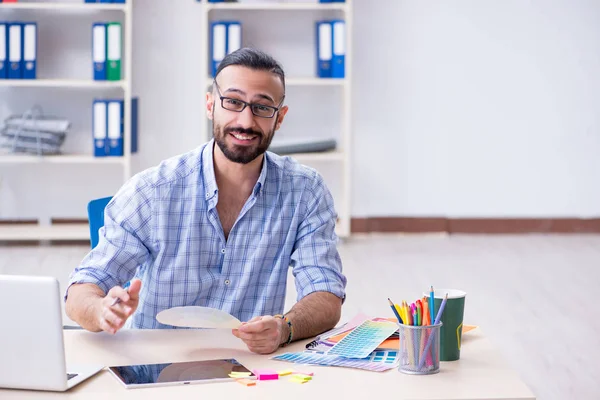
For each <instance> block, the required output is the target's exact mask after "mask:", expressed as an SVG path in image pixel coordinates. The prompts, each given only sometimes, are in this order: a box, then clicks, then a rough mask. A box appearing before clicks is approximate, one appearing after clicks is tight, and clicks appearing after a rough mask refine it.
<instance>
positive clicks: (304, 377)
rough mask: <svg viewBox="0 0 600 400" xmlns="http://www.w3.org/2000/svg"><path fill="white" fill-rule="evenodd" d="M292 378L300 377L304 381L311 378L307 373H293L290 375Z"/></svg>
mask: <svg viewBox="0 0 600 400" xmlns="http://www.w3.org/2000/svg"><path fill="white" fill-rule="evenodd" d="M292 378H293V379H302V380H305V381H310V380H311V379H312V376H309V375H302V374H295V375H293V376H292Z"/></svg>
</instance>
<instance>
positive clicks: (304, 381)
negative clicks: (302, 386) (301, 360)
mask: <svg viewBox="0 0 600 400" xmlns="http://www.w3.org/2000/svg"><path fill="white" fill-rule="evenodd" d="M290 381H291V382H294V383H306V382H308V381H307V380H305V379H299V378H294V377H291V378H290Z"/></svg>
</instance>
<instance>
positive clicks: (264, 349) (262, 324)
mask: <svg viewBox="0 0 600 400" xmlns="http://www.w3.org/2000/svg"><path fill="white" fill-rule="evenodd" d="M231 333H232V334H233V335H234V336H235V337H237V338H240V339H242V341H243V342H244V343H245V344H246V346H248V350H250V351H251V352H253V353H257V354H270V353H272V352H274V351H275V350H277V349H278V348H279V345H280V341H281V332H280V330H279V325H278V323H277V320H276V319H275V318H273V317H271V316H264V317H255V318H252V319H251V320H250V321H248V322H247V323H244V324H242V325H241V326H240V327H239V328H238V329H232V330H231Z"/></svg>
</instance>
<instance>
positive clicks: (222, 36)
mask: <svg viewBox="0 0 600 400" xmlns="http://www.w3.org/2000/svg"><path fill="white" fill-rule="evenodd" d="M210 32H211V35H210V37H211V40H210V55H211V56H210V59H211V70H212V76H213V77H214V76H215V75H216V74H217V69H218V68H219V64H220V63H221V61H222V60H223V58H225V56H226V55H227V24H226V23H225V22H221V21H215V22H212V23H211V26H210Z"/></svg>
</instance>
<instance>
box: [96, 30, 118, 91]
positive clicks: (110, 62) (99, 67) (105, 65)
mask: <svg viewBox="0 0 600 400" xmlns="http://www.w3.org/2000/svg"><path fill="white" fill-rule="evenodd" d="M122 55H123V46H122V27H121V23H120V22H109V23H104V22H98V23H95V24H93V26H92V60H93V68H94V80H96V81H106V80H108V81H119V80H121V59H122Z"/></svg>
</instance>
